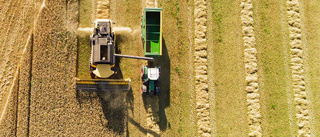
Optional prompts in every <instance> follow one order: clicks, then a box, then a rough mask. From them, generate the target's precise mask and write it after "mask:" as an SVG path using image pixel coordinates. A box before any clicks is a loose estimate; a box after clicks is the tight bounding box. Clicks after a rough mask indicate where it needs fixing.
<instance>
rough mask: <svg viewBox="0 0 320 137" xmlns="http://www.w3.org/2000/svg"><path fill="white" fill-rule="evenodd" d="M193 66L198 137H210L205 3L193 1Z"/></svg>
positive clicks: (201, 0)
mask: <svg viewBox="0 0 320 137" xmlns="http://www.w3.org/2000/svg"><path fill="white" fill-rule="evenodd" d="M194 6H195V7H194V25H195V26H194V29H195V31H194V35H195V38H194V49H195V50H194V51H195V52H194V64H195V91H196V102H197V103H196V110H197V125H198V126H197V127H198V136H211V126H210V105H209V104H210V103H209V96H210V95H209V87H208V71H207V66H208V65H207V39H206V38H207V1H206V0H194Z"/></svg>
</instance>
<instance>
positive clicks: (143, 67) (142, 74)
mask: <svg viewBox="0 0 320 137" xmlns="http://www.w3.org/2000/svg"><path fill="white" fill-rule="evenodd" d="M145 68H146V66H145V65H143V66H142V67H141V78H142V80H143V79H144V71H145Z"/></svg>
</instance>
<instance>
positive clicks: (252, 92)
mask: <svg viewBox="0 0 320 137" xmlns="http://www.w3.org/2000/svg"><path fill="white" fill-rule="evenodd" d="M240 7H241V8H242V10H241V21H242V32H243V41H244V58H245V70H246V84H247V87H246V92H247V107H248V121H249V136H262V134H261V114H260V94H259V87H258V74H257V72H258V69H257V57H256V54H257V49H256V48H255V36H254V28H253V23H254V22H253V17H252V15H253V6H252V0H241V5H240Z"/></svg>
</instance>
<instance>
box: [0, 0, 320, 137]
mask: <svg viewBox="0 0 320 137" xmlns="http://www.w3.org/2000/svg"><path fill="white" fill-rule="evenodd" d="M318 5H320V2H319V1H317V0H286V1H278V0H254V1H252V0H199V1H198V0H194V1H193V0H130V1H129V0H95V1H91V0H61V1H46V0H25V1H17V0H9V1H5V0H0V22H1V24H2V25H1V26H0V28H1V29H0V56H1V57H0V116H1V117H0V136H319V135H320V127H319V125H320V115H319V114H320V102H319V101H318V98H319V91H320V86H319V85H320V79H319V78H320V71H319V70H320V63H319V62H320V57H319V56H320V54H319V53H320V48H319V46H320V45H319V42H318V41H319V38H320V37H319V36H318V35H319V34H320V30H319V27H320V23H319V18H320V15H318V14H317V13H319V12H320V11H319V6H318ZM145 7H158V8H162V9H163V22H162V23H163V40H162V41H163V55H162V56H161V57H160V58H159V59H158V60H157V61H156V64H158V65H160V66H161V70H162V72H161V84H160V86H161V94H160V96H153V97H150V96H142V95H141V91H140V90H141V85H142V82H141V79H140V68H141V66H142V65H143V64H145V61H142V60H134V59H124V58H123V59H119V60H118V61H119V62H120V63H119V67H120V71H119V73H120V75H119V76H120V77H121V78H130V79H131V90H130V91H129V92H128V93H115V92H112V91H110V92H89V93H84V92H79V91H76V90H75V89H74V86H75V77H79V78H89V76H90V75H89V70H88V65H87V64H88V60H89V57H90V45H89V44H90V43H89V35H90V33H91V29H90V28H92V27H93V25H92V23H91V22H92V21H94V20H95V19H97V18H110V19H111V20H112V21H113V22H115V23H116V24H115V25H114V30H115V31H116V35H117V41H116V43H117V47H118V51H117V52H119V53H121V54H126V55H135V56H143V46H142V40H141V15H142V12H143V9H144V8H145Z"/></svg>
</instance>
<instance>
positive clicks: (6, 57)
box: [0, 3, 21, 121]
mask: <svg viewBox="0 0 320 137" xmlns="http://www.w3.org/2000/svg"><path fill="white" fill-rule="evenodd" d="M10 5H11V4H10ZM14 5H20V3H15V4H14ZM18 8H19V6H16V7H15V8H14V10H13V14H12V15H11V16H10V22H9V25H8V28H7V32H6V33H5V36H4V42H3V44H2V47H1V53H0V56H1V60H0V63H1V64H0V68H1V70H0V82H1V85H0V103H1V102H2V99H6V102H3V103H4V106H3V107H2V103H1V104H0V111H2V114H1V118H0V121H1V119H2V117H3V115H4V112H5V110H6V107H7V104H8V101H9V98H10V94H11V90H12V89H10V85H14V84H12V82H13V81H14V76H15V75H14V74H13V73H14V69H15V67H14V66H15V65H14V63H15V62H16V61H15V58H16V56H13V55H14V54H16V53H12V52H13V48H16V47H13V46H14V45H13V44H15V42H16V39H15V38H16V37H17V33H18V32H17V31H18V28H17V27H15V26H16V25H17V24H14V23H15V22H20V21H19V20H20V19H21V15H20V16H19V17H18V18H19V19H18V21H15V20H14V19H15V15H16V13H18V11H17V10H18ZM11 29H13V30H12V31H10V30H11ZM8 36H11V37H8ZM17 55H18V54H17ZM11 66H13V67H11Z"/></svg>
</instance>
